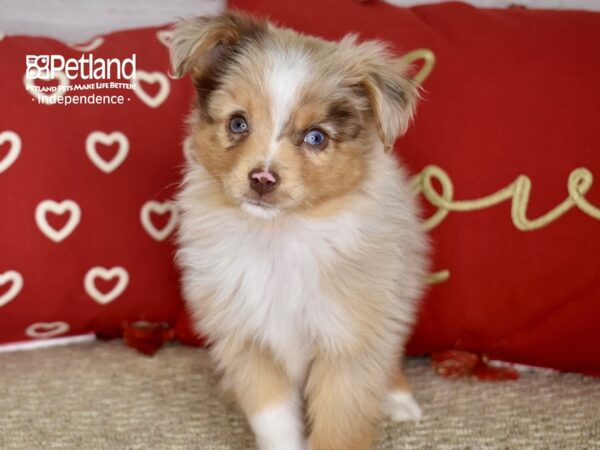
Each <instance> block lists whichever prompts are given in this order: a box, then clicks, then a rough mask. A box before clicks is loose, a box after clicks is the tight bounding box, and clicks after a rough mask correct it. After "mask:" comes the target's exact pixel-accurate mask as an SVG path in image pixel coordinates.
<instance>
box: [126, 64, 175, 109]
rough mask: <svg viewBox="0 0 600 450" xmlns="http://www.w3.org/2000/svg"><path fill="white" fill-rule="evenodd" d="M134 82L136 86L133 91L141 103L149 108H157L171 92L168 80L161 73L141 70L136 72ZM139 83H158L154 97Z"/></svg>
mask: <svg viewBox="0 0 600 450" xmlns="http://www.w3.org/2000/svg"><path fill="white" fill-rule="evenodd" d="M135 80H136V84H135V88H134V90H133V91H134V92H135V94H136V95H137V96H138V97H139V99H140V100H141V101H143V102H144V103H145V104H146V105H148V106H149V107H151V108H158V107H159V106H160V105H161V104H162V102H164V101H165V100H166V98H167V96H168V95H169V92H170V90H171V85H170V84H169V80H168V78H167V77H166V76H165V74H163V73H161V72H145V71H143V70H138V71H137V72H136V75H135ZM141 81H144V82H146V83H150V84H154V83H158V91H157V92H156V93H155V94H154V95H150V94H148V92H147V91H146V90H145V89H144V88H143V87H142V84H141Z"/></svg>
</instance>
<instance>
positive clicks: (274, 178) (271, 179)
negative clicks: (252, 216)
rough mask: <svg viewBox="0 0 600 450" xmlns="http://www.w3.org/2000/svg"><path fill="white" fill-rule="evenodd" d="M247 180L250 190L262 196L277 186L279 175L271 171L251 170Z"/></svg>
mask: <svg viewBox="0 0 600 450" xmlns="http://www.w3.org/2000/svg"><path fill="white" fill-rule="evenodd" d="M248 180H249V182H250V187H251V188H252V190H254V191H256V192H257V193H258V194H259V195H263V194H266V193H268V192H271V191H272V190H274V189H275V188H276V187H277V185H278V184H279V175H278V174H277V172H274V171H272V170H265V169H253V170H251V171H250V172H249V173H248Z"/></svg>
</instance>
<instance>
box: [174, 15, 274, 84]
mask: <svg viewBox="0 0 600 450" xmlns="http://www.w3.org/2000/svg"><path fill="white" fill-rule="evenodd" d="M266 28H267V24H266V22H263V21H258V20H255V19H253V18H251V17H249V16H245V15H242V14H238V13H231V12H229V13H224V14H221V15H219V16H205V17H196V18H193V19H188V20H184V21H182V22H180V23H178V24H177V25H176V26H175V27H174V28H173V40H172V43H171V46H170V50H169V51H170V54H171V64H172V66H173V75H174V76H176V77H182V76H183V75H184V74H186V73H187V72H191V75H192V78H193V79H194V81H196V80H197V79H201V78H203V76H204V75H205V74H206V72H207V71H210V70H211V69H212V68H213V66H214V65H215V64H217V63H219V62H220V61H221V60H223V59H224V58H225V57H226V56H227V54H228V53H230V52H231V50H232V48H233V47H234V46H235V45H237V44H239V42H240V41H241V39H242V38H243V37H245V36H251V35H256V34H258V33H261V32H263V31H265V30H266Z"/></svg>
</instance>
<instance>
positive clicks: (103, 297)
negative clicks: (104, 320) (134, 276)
mask: <svg viewBox="0 0 600 450" xmlns="http://www.w3.org/2000/svg"><path fill="white" fill-rule="evenodd" d="M115 277H117V278H119V280H118V281H117V284H116V285H115V286H114V287H113V288H112V289H111V290H110V292H107V293H106V294H103V293H102V292H100V291H99V290H98V289H97V288H96V278H102V279H103V280H111V279H113V278H115ZM128 284H129V273H127V271H126V270H125V269H124V268H123V267H121V266H115V267H112V268H110V269H107V268H105V267H101V266H95V267H92V268H91V269H90V270H88V272H87V273H86V274H85V277H84V278H83V287H84V288H85V291H86V292H87V294H88V295H89V296H90V297H91V298H92V299H93V300H95V301H96V302H97V303H100V304H101V305H106V304H108V303H110V302H112V301H113V300H114V299H116V298H117V297H118V296H120V295H121V294H122V293H123V291H125V289H126V288H127V285H128Z"/></svg>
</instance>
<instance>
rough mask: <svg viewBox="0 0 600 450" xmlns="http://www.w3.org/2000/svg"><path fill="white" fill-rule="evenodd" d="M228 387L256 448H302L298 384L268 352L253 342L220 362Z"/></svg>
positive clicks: (268, 449) (290, 449) (301, 420)
mask: <svg viewBox="0 0 600 450" xmlns="http://www.w3.org/2000/svg"><path fill="white" fill-rule="evenodd" d="M222 363H223V364H222V365H223V366H224V368H225V379H224V380H223V381H224V383H225V384H226V385H227V387H229V388H231V389H232V390H233V392H234V394H235V397H236V399H237V401H238V403H239V405H240V406H241V408H242V410H243V411H244V413H245V414H246V416H247V417H248V421H249V423H250V426H251V427H252V430H253V431H254V434H255V435H256V441H257V443H258V447H259V449H260V450H305V439H304V424H303V419H302V404H301V400H300V395H299V392H298V387H297V386H294V385H292V383H291V382H290V380H289V378H288V376H287V374H286V373H285V370H284V369H283V367H281V365H280V364H279V363H278V362H277V361H276V360H275V358H274V357H273V355H272V354H271V352H269V351H268V350H265V349H262V348H259V347H258V346H256V345H247V346H245V347H244V348H243V349H242V350H241V351H239V352H236V354H235V355H234V356H233V357H232V358H230V359H229V360H228V361H222Z"/></svg>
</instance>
